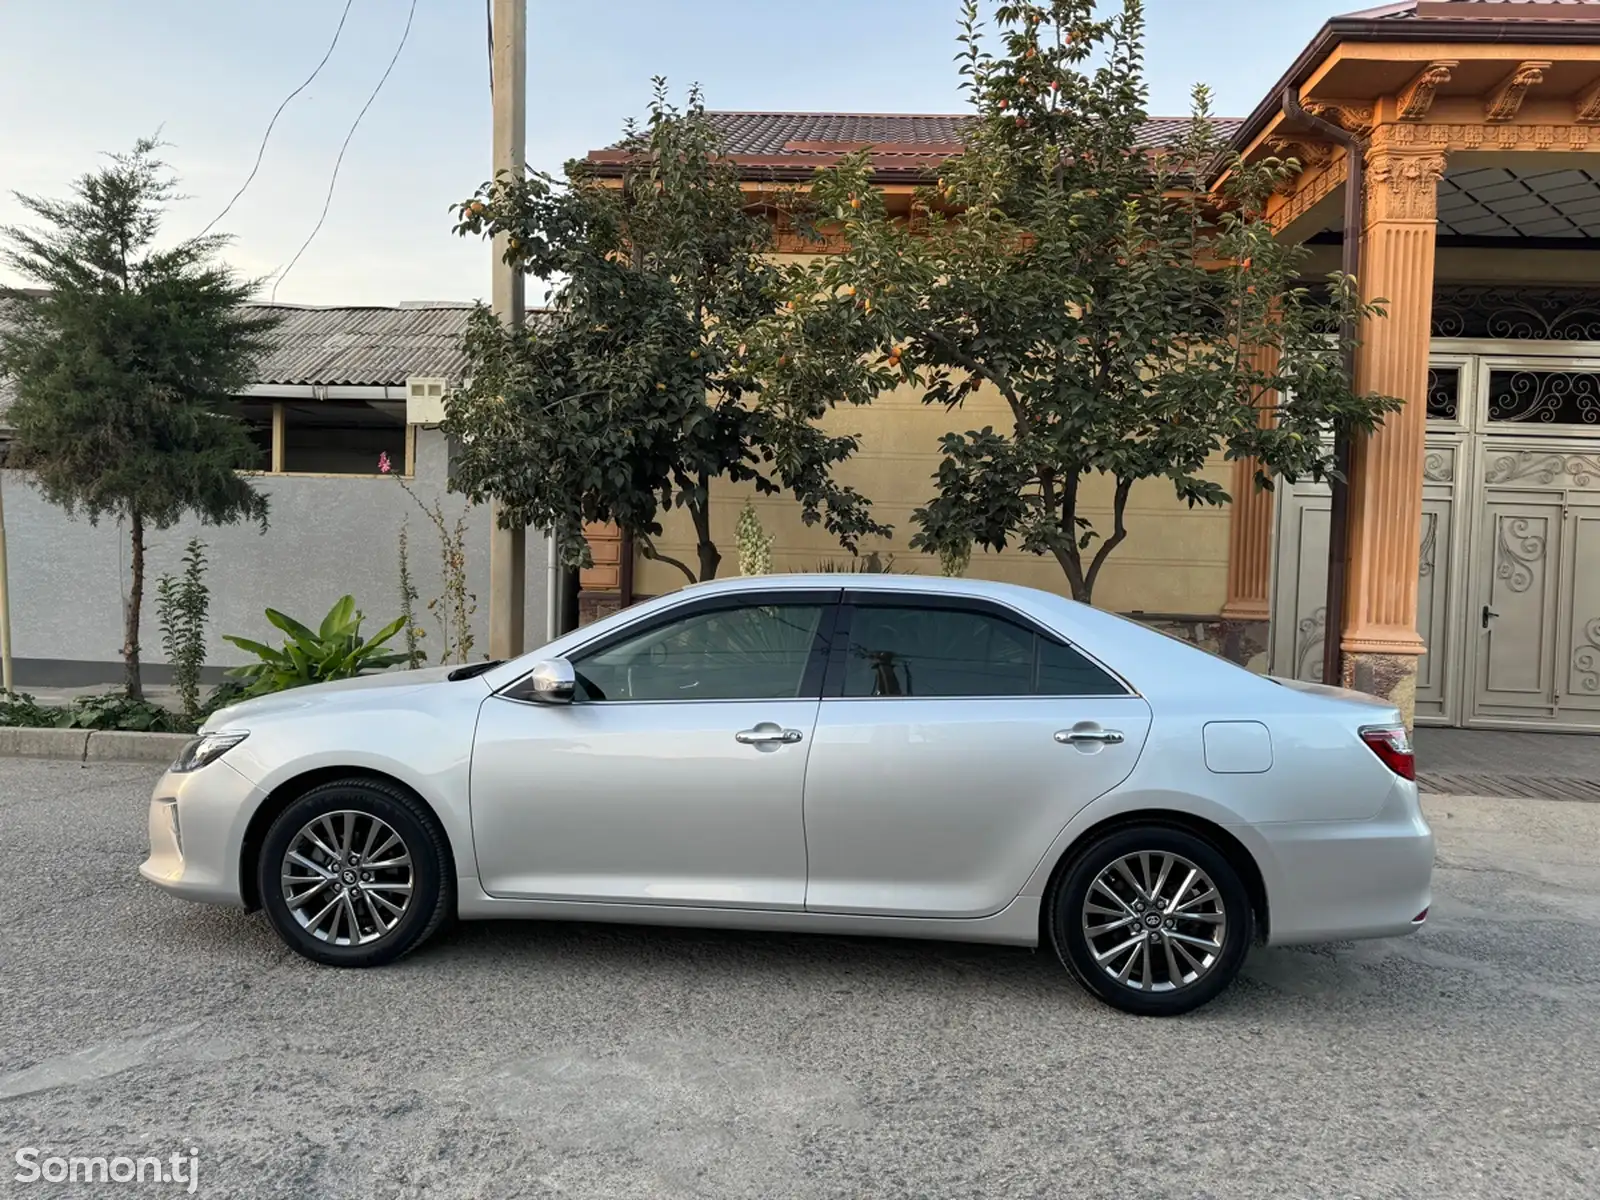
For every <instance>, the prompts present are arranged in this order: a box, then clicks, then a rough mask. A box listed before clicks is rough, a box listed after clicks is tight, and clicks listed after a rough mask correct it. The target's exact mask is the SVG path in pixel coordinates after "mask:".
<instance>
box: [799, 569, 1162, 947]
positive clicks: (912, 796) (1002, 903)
mask: <svg viewBox="0 0 1600 1200" xmlns="http://www.w3.org/2000/svg"><path fill="white" fill-rule="evenodd" d="M848 599H849V601H850V602H849V603H847V604H846V605H845V606H844V607H843V609H842V610H841V612H840V617H839V629H838V630H837V632H836V634H835V636H834V639H833V643H834V649H833V653H832V656H831V660H830V663H829V669H828V681H827V683H826V684H825V686H824V697H825V698H824V699H823V701H822V711H821V714H820V716H819V717H818V720H817V729H816V737H815V744H814V745H813V746H812V749H811V763H810V767H809V769H808V771H807V774H806V798H805V827H806V847H807V850H808V852H809V855H810V860H811V867H810V881H809V884H808V886H807V889H806V908H807V909H808V910H811V911H817V912H860V913H877V914H888V915H897V916H915V917H982V916H988V915H990V914H992V913H996V912H999V911H1000V910H1001V909H1003V908H1005V907H1006V905H1008V904H1010V903H1011V902H1012V901H1013V900H1014V899H1015V898H1016V896H1017V894H1018V893H1019V892H1020V891H1021V890H1022V887H1023V885H1024V884H1025V883H1026V882H1027V879H1028V876H1029V875H1030V874H1032V872H1033V871H1034V869H1035V868H1036V867H1037V866H1038V863H1039V856H1040V854H1041V853H1042V852H1043V849H1044V847H1046V846H1048V845H1050V843H1051V842H1052V841H1053V840H1054V839H1055V838H1056V836H1057V835H1058V834H1059V833H1060V832H1061V830H1062V829H1063V828H1065V827H1066V825H1067V823H1068V821H1069V820H1070V819H1071V817H1072V816H1073V814H1074V813H1076V812H1077V811H1078V810H1079V809H1080V808H1082V807H1083V806H1084V805H1086V804H1088V803H1089V802H1090V801H1092V800H1094V799H1096V798H1097V797H1099V796H1101V795H1103V794H1105V793H1106V792H1108V791H1110V790H1111V789H1112V788H1114V787H1115V786H1116V785H1117V784H1119V783H1121V782H1122V781H1123V780H1124V779H1126V778H1127V777H1128V775H1129V774H1130V773H1131V772H1132V770H1133V766H1134V763H1135V762H1136V761H1137V760H1138V757H1139V752H1140V749H1141V748H1142V747H1143V745H1144V741H1145V736H1146V734H1147V733H1148V731H1149V727H1150V710H1149V706H1148V705H1146V704H1145V702H1144V701H1143V700H1142V699H1141V698H1139V697H1138V696H1136V695H1133V694H1132V693H1131V692H1130V691H1129V689H1128V688H1127V687H1126V686H1125V685H1124V684H1123V683H1122V682H1121V681H1119V680H1118V679H1116V678H1115V677H1114V676H1113V675H1112V674H1111V673H1109V672H1108V671H1105V670H1103V669H1102V668H1101V667H1099V666H1097V665H1096V664H1095V663H1093V662H1092V661H1090V660H1089V658H1087V657H1086V656H1085V655H1083V654H1081V653H1079V652H1078V651H1077V650H1075V649H1074V648H1073V647H1071V646H1069V645H1067V644H1066V643H1065V642H1063V641H1062V640H1060V639H1059V638H1056V637H1055V636H1053V635H1051V634H1048V633H1047V632H1045V631H1043V630H1039V629H1036V628H1035V627H1034V626H1033V625H1031V624H1030V623H1029V622H1028V621H1027V619H1026V618H1023V617H1020V616H1019V615H1017V614H1015V613H1013V612H1011V611H1010V610H1009V609H1005V608H1002V607H1001V606H999V605H992V604H987V603H985V602H982V601H978V600H965V599H963V600H959V601H954V600H945V599H938V598H934V597H929V596H926V595H916V596H912V595H906V596H896V595H893V594H890V593H884V592H877V591H873V592H866V593H858V594H856V595H855V596H853V597H849V598H848Z"/></svg>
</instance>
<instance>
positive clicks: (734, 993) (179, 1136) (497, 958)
mask: <svg viewBox="0 0 1600 1200" xmlns="http://www.w3.org/2000/svg"><path fill="white" fill-rule="evenodd" d="M151 779H152V776H151V774H150V772H149V771H147V770H144V769H139V768H134V767H127V766H117V765H96V766H89V767H83V766H78V765H75V764H65V763H46V762H26V761H20V760H0V1154H3V1160H0V1194H3V1195H12V1194H14V1195H18V1196H75V1195H91V1196H106V1195H129V1196H139V1195H146V1196H171V1195H182V1194H185V1189H184V1188H183V1187H181V1186H172V1185H167V1186H165V1187H157V1186H155V1185H153V1184H150V1183H145V1184H138V1183H124V1184H120V1185H118V1184H94V1185H81V1184H80V1185H72V1184H70V1183H68V1184H51V1183H48V1182H45V1181H44V1180H40V1181H38V1182H18V1181H17V1178H16V1177H17V1175H18V1174H19V1173H22V1174H26V1173H27V1172H25V1171H20V1170H19V1167H18V1166H17V1164H16V1162H15V1159H14V1156H15V1154H16V1153H17V1151H18V1149H20V1148H26V1147H33V1148H35V1150H36V1151H37V1152H38V1157H37V1159H35V1160H30V1161H39V1162H43V1160H44V1158H45V1157H47V1156H52V1155H60V1156H63V1157H64V1156H67V1155H85V1156H87V1155H108V1156H109V1155H137V1154H155V1155H161V1156H163V1157H166V1156H169V1155H171V1154H175V1153H176V1154H184V1155H187V1154H188V1153H189V1151H190V1148H193V1150H194V1153H195V1157H196V1159H197V1162H198V1167H197V1172H198V1189H197V1193H196V1194H198V1195H202V1196H219V1197H241V1198H243V1197H264V1196H274V1197H276V1196H282V1197H295V1198H297V1200H300V1198H306V1197H324V1196H326V1197H347V1196H348V1197H369V1196H372V1197H423V1196H426V1197H457V1196H459V1197H474V1198H484V1200H490V1198H494V1200H499V1198H508V1197H520V1196H528V1197H532V1196H552V1197H555V1196H559V1197H596V1198H604V1200H618V1198H624V1197H648V1198H650V1200H658V1198H664V1197H679V1196H708V1197H723V1196H737V1197H745V1196H748V1197H761V1198H769V1197H772V1198H775V1197H791V1196H794V1197H841V1198H842V1197H867V1196H871V1197H902V1196H903V1197H918V1198H922V1197H956V1196H961V1197H968V1196H970V1197H989V1196H994V1197H1008V1198H1009V1197H1024V1196H1030V1197H1031V1196H1038V1197H1051V1198H1058V1197H1084V1198H1091V1197H1103V1196H1117V1197H1121V1198H1127V1200H1139V1198H1142V1197H1183V1198H1185V1200H1193V1198H1198V1197H1229V1198H1232V1197H1258V1196H1259V1197H1291V1196H1292V1197H1314V1196H1315V1197H1321V1196H1329V1197H1334V1196H1337V1197H1369V1198H1377V1197H1382V1198H1383V1200H1396V1198H1400V1197H1448V1198H1449V1200H1467V1198H1469V1197H1492V1198H1493V1200H1508V1198H1520V1197H1540V1198H1542V1200H1553V1198H1556V1197H1566V1196H1572V1197H1585V1198H1592V1197H1594V1196H1596V1195H1600V1125H1597V1120H1600V1118H1597V1116H1596V1108H1595V1096H1596V1092H1597V1090H1600V866H1597V865H1596V854H1595V847H1596V846H1597V845H1600V806H1597V805H1590V804H1582V803H1561V802H1551V801H1483V800H1463V799H1440V800H1430V801H1429V808H1430V816H1431V817H1432V818H1433V820H1434V824H1435V827H1436V828H1437V830H1438V831H1439V834H1440V839H1441V848H1440V870H1439V873H1438V875H1437V885H1438V890H1437V897H1436V904H1435V907H1434V914H1435V915H1434V918H1433V921H1432V922H1431V923H1430V925H1429V927H1428V928H1427V929H1426V930H1425V931H1424V932H1423V933H1422V934H1421V935H1420V936H1418V937H1415V938H1412V939H1407V940H1403V941H1393V942H1380V943H1369V944H1365V945H1357V946H1349V945H1346V946H1337V947H1331V948H1327V947H1325V948H1321V949H1316V950H1300V951H1287V950H1274V951H1258V952H1256V953H1255V955H1254V956H1253V958H1252V959H1251V961H1250V963H1249V965H1248V967H1247V972H1246V977H1245V978H1244V979H1242V980H1241V981H1240V982H1239V983H1238V984H1237V985H1236V986H1235V987H1234V988H1233V989H1232V990H1231V991H1230V992H1229V993H1227V994H1226V995H1225V996H1223V997H1222V999H1221V1000H1219V1001H1218V1002H1217V1003H1215V1004H1214V1005H1212V1006H1211V1007H1209V1008H1207V1009H1206V1010H1204V1011H1202V1012H1201V1013H1199V1014H1196V1015H1194V1016H1191V1017H1189V1018H1185V1019H1182V1020H1177V1021H1167V1022H1153V1021H1141V1020H1135V1019H1132V1018H1128V1017H1123V1016H1120V1015H1118V1014H1116V1013H1114V1012H1112V1011H1110V1010H1109V1009H1106V1008H1103V1007H1100V1006H1099V1005H1098V1004H1095V1003H1093V1002H1091V1001H1090V1000H1089V999H1088V998H1087V997H1086V996H1084V995H1083V994H1082V993H1080V992H1079V990H1078V989H1077V987H1076V986H1075V985H1074V984H1072V983H1071V982H1070V981H1069V980H1068V979H1067V977H1066V976H1065V975H1064V974H1063V973H1062V972H1061V971H1060V970H1059V969H1058V968H1057V967H1056V965H1055V964H1054V963H1053V962H1052V961H1051V960H1050V959H1049V958H1048V957H1047V956H1045V955H1042V954H1033V953H1030V952H1027V951H1021V950H1009V949H993V948H983V947H970V946H957V945H939V944H929V943H914V942H904V943H900V942H890V941H856V940H849V939H842V938H828V937H800V936H792V937H775V936H758V935H748V934H724V933H701V932H693V931H684V932H678V931H662V930H647V929H638V928H608V927H599V926H554V925H516V926H490V925H476V926H466V927H462V928H459V929H456V930H454V931H452V932H450V933H449V934H448V935H447V936H446V937H445V938H443V939H442V940H440V941H439V942H437V943H435V944H434V945H433V946H432V947H430V948H428V949H426V950H424V951H422V952H420V953H418V954H416V955H414V956H413V957H411V958H409V959H407V960H406V961H405V962H404V963H402V964H401V965H399V966H397V967H393V968H389V969H386V970H381V971H375V972H338V971H333V970H329V969H325V968H318V967H314V966H311V965H309V964H307V963H305V962H303V961H301V960H299V959H297V958H294V957H292V956H291V955H289V954H288V953H287V952H286V951H285V950H284V949H282V948H281V947H280V945H279V943H278V942H277V940H276V939H275V938H274V937H273V935H272V934H271V932H270V931H269V930H268V928H267V926H266V924H265V922H264V921H263V920H262V919H261V918H260V917H258V916H244V915H242V914H238V913H231V912H225V911H217V910H208V909H205V908H199V907H194V906H191V905H187V904H184V903H182V902H180V901H177V900H174V899H171V898H169V897H167V896H165V895H163V894H161V893H159V892H158V891H157V890H156V889H154V888H152V887H149V886H147V885H145V884H143V883H142V882H141V881H140V880H139V879H138V878H137V876H136V874H135V870H134V869H135V866H136V865H137V863H138V862H139V860H140V858H141V857H142V856H143V848H144V819H145V810H144V801H145V797H146V795H147V792H148V787H149V784H150V782H151Z"/></svg>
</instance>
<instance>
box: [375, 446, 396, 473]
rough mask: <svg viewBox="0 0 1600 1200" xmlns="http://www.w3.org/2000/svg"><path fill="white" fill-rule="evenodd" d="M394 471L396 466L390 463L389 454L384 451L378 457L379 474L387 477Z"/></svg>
mask: <svg viewBox="0 0 1600 1200" xmlns="http://www.w3.org/2000/svg"><path fill="white" fill-rule="evenodd" d="M392 470H394V464H393V463H391V462H390V461H389V452H388V451H387V450H384V451H382V452H380V453H379V455H378V474H380V475H387V474H388V473H389V472H390V471H392Z"/></svg>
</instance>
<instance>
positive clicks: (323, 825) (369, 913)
mask: <svg viewBox="0 0 1600 1200" xmlns="http://www.w3.org/2000/svg"><path fill="white" fill-rule="evenodd" d="M280 878H281V880H282V888H283V902H284V904H285V906H286V907H287V908H288V910H289V914H290V916H292V917H293V918H294V920H295V921H296V922H298V923H299V925H300V927H301V928H302V929H304V930H305V931H306V932H307V933H309V934H310V935H311V936H312V937H314V938H316V939H317V940H318V941H320V942H325V943H327V944H328V945H331V946H366V945H370V944H372V943H373V942H377V941H379V940H381V939H382V938H384V937H386V936H387V935H388V934H389V933H391V932H392V931H393V930H394V928H395V926H396V925H398V924H399V923H400V921H401V919H402V918H403V917H404V916H405V915H406V911H407V909H409V908H410V906H411V894H412V888H413V886H414V884H415V878H414V875H413V871H412V862H411V850H410V847H408V846H407V845H406V843H405V839H404V838H402V837H401V836H400V835H399V834H398V833H396V832H395V830H394V829H393V828H392V827H390V826H389V825H388V824H387V823H386V822H384V821H382V820H380V819H379V818H377V817H375V816H373V815H372V814H371V813H365V812H356V811H352V810H343V811H339V812H330V813H323V814H321V815H320V816H317V817H313V818H312V819H311V820H310V821H308V822H306V823H305V824H304V825H303V826H301V828H300V831H299V832H298V833H296V834H295V835H294V837H293V838H292V839H290V842H289V848H288V850H286V851H285V852H284V856H283V864H282V867H281V870H280Z"/></svg>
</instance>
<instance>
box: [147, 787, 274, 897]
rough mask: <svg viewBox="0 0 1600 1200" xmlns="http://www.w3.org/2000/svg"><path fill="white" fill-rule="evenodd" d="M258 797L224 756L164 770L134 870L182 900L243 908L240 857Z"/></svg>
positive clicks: (153, 797) (254, 790)
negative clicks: (144, 854)
mask: <svg viewBox="0 0 1600 1200" xmlns="http://www.w3.org/2000/svg"><path fill="white" fill-rule="evenodd" d="M260 800H261V797H260V795H259V793H258V790H257V789H256V788H255V786H254V785H252V784H251V783H250V781H249V780H248V779H246V778H245V777H244V776H243V775H241V774H239V772H238V771H235V770H234V769H233V768H231V767H230V766H228V763H227V759H226V758H222V759H219V760H217V761H216V762H214V763H211V764H210V765H209V766H205V767H201V768H200V769H199V770H198V771H189V772H185V773H183V774H174V773H173V772H171V771H168V772H167V773H166V774H165V775H163V776H162V777H161V779H160V781H159V782H158V783H157V784H156V786H155V791H154V792H153V793H152V795H151V798H150V815H149V829H150V857H148V858H147V859H145V860H144V862H143V863H141V864H140V865H139V874H141V875H143V876H144V877H145V878H146V879H148V880H149V881H150V882H151V883H153V884H155V885H157V886H158V887H162V888H165V889H166V890H167V891H169V892H171V893H172V894H173V895H175V896H181V897H183V898H184V899H185V900H197V901H201V902H203V903H207V904H228V905H232V906H234V907H236V908H243V907H244V906H245V904H244V892H243V889H242V887H241V881H240V878H239V859H240V853H241V851H242V849H243V847H244V835H245V830H246V828H247V827H248V825H249V821H250V815H251V814H252V813H253V812H255V810H256V808H257V806H258V804H259V803H260Z"/></svg>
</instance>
